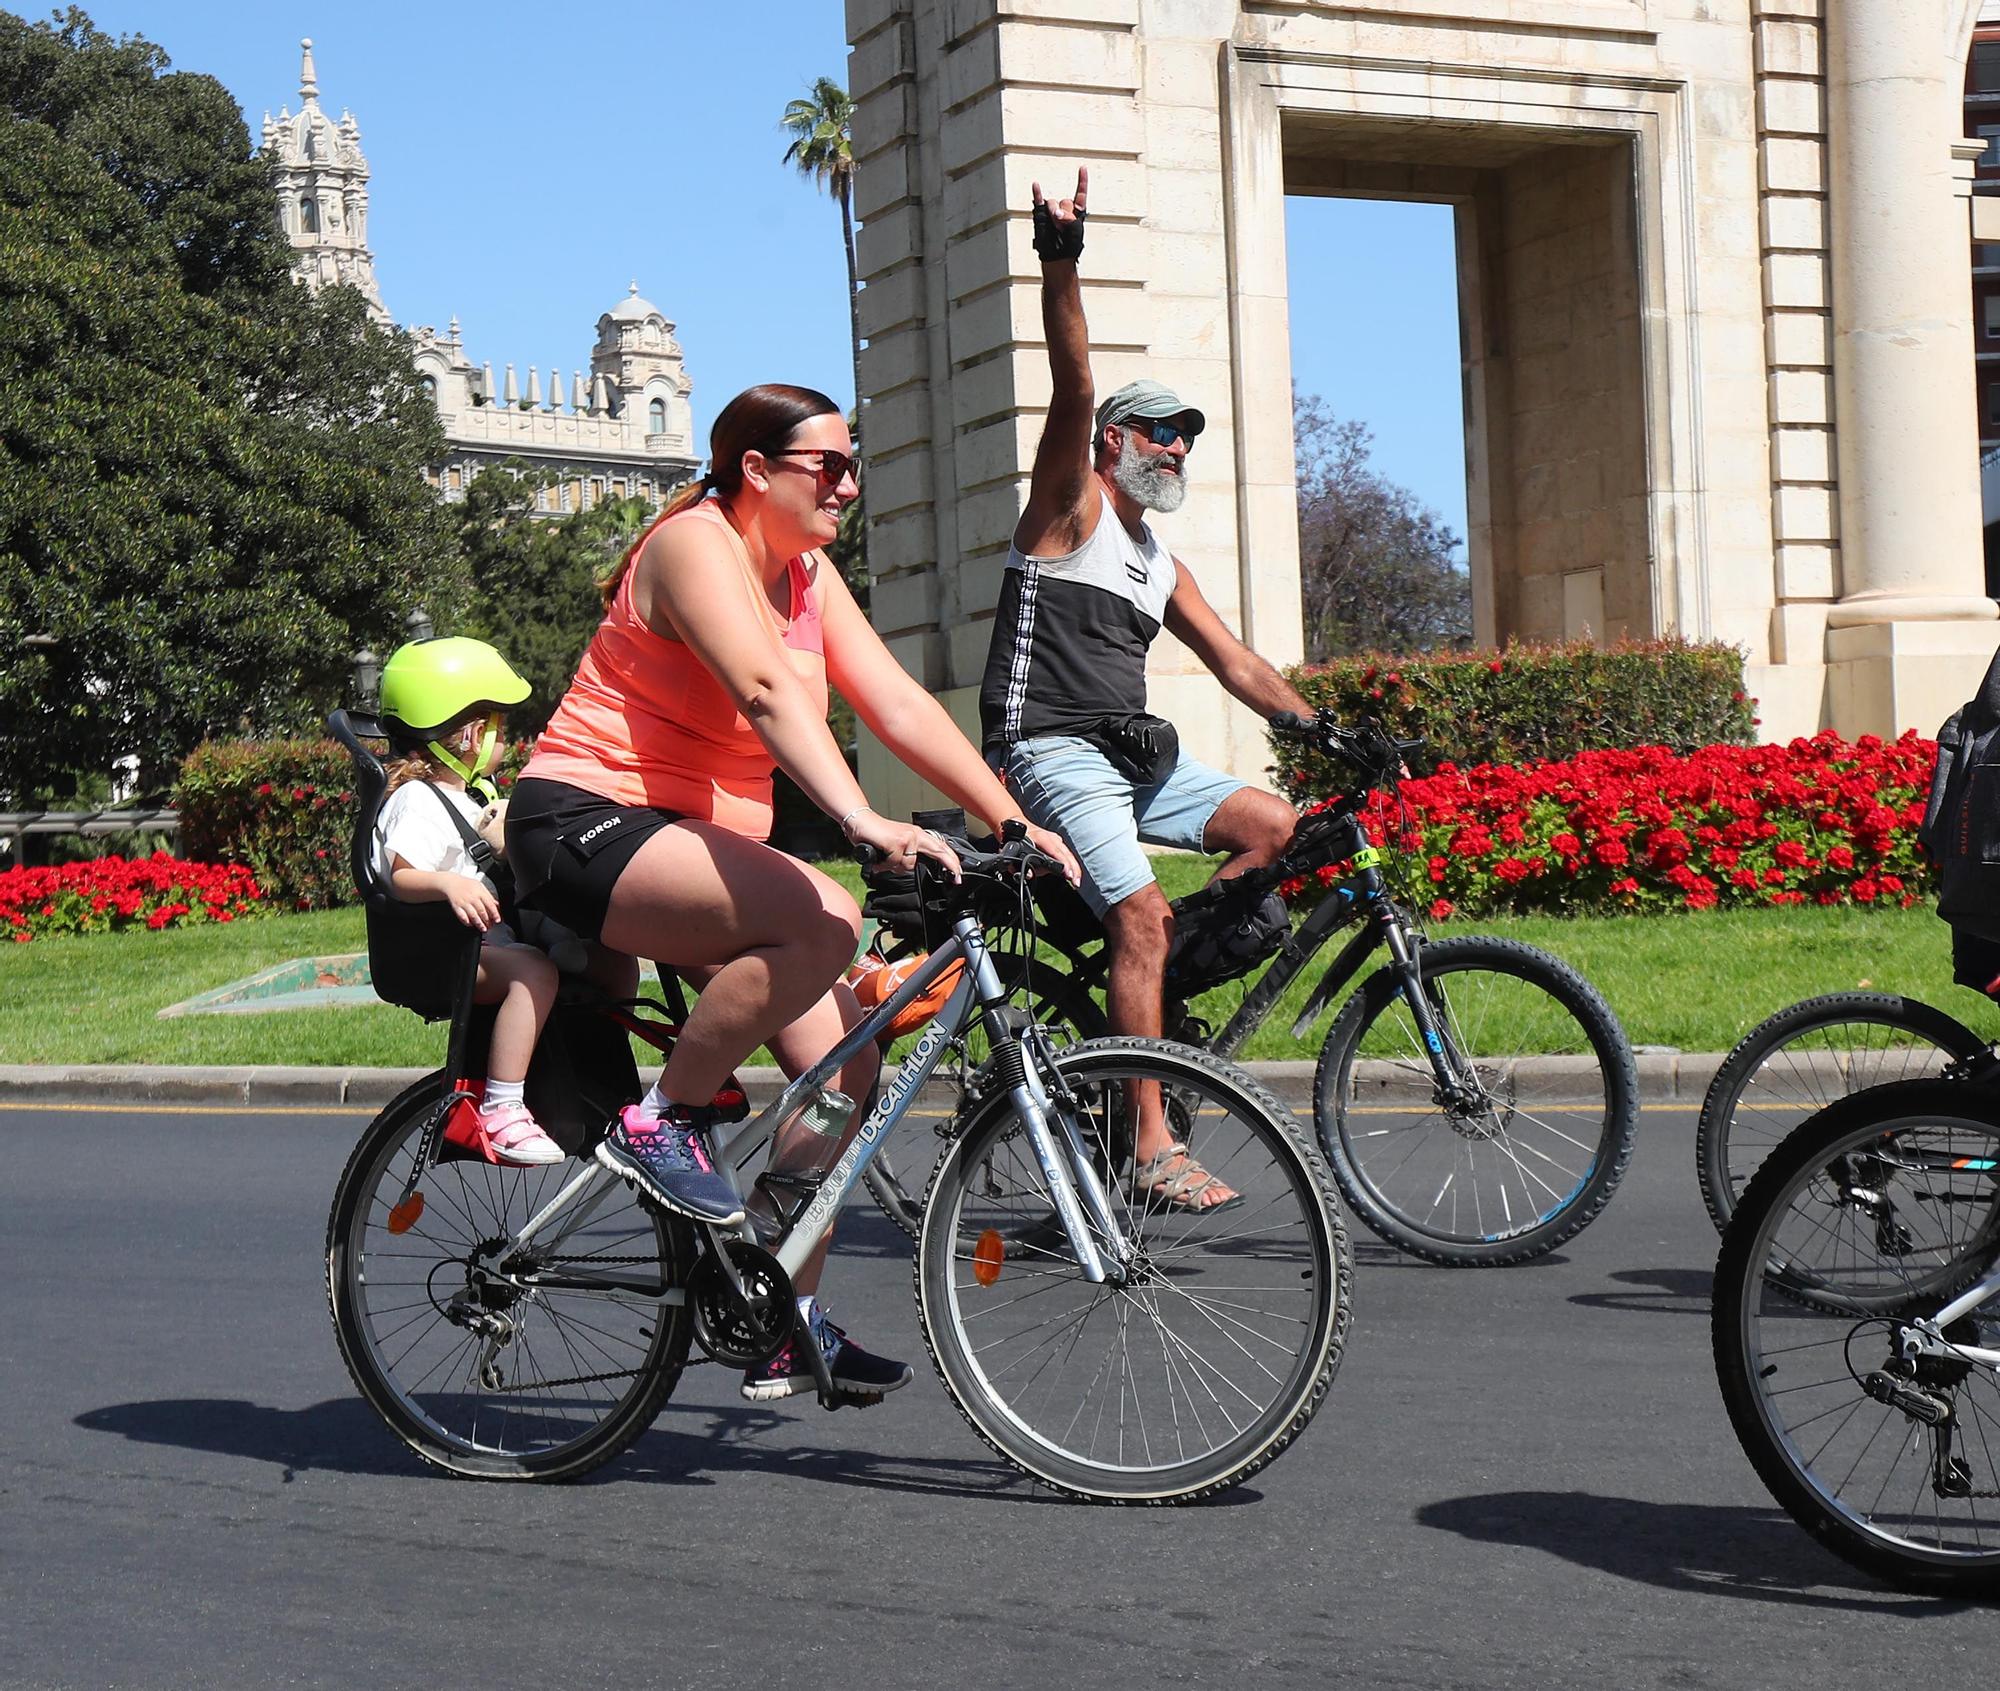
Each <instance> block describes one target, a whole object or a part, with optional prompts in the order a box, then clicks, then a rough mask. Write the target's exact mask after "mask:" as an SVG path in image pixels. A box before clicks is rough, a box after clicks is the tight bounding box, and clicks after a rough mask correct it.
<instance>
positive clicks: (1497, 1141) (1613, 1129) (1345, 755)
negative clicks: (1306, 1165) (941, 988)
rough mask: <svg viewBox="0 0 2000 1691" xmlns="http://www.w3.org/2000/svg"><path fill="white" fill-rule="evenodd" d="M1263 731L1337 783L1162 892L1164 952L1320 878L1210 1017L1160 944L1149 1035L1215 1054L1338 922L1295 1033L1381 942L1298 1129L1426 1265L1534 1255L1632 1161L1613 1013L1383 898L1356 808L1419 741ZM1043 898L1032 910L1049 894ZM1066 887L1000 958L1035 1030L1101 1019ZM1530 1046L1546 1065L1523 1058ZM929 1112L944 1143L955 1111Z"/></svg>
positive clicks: (884, 1196)
mask: <svg viewBox="0 0 2000 1691" xmlns="http://www.w3.org/2000/svg"><path fill="white" fill-rule="evenodd" d="M1274 726H1275V727H1276V728H1277V730H1278V732H1279V735H1280V737H1281V739H1289V740H1292V741H1294V742H1295V743H1299V744H1303V745H1310V746H1313V747H1315V748H1317V749H1319V750H1321V751H1323V752H1324V753H1326V754H1327V755H1328V756H1329V757H1332V758H1334V759H1336V760H1337V761H1338V762H1339V763H1340V764H1341V765H1342V766H1344V767H1346V768H1347V769H1348V770H1350V771H1351V772H1352V773H1353V775H1354V777H1355V780H1354V785H1353V791H1352V792H1351V793H1350V794H1349V795H1347V796H1345V797H1342V798H1340V799H1338V800H1336V801H1335V802H1334V803H1332V804H1330V805H1328V806H1326V807H1325V808H1323V809H1320V810H1315V811H1310V812H1308V813H1306V814H1305V815H1303V816H1302V817H1301V818H1300V819H1299V824H1298V828H1297V831H1296V832H1295V833H1294V835H1293V837H1292V841H1291V844H1290V845H1289V846H1288V847H1287V849H1286V851H1285V853H1284V855H1283V857H1282V858H1280V859H1279V861H1278V862H1276V863H1275V864H1272V865H1270V866H1269V867H1266V868H1262V869H1253V870H1250V871H1249V872H1247V873H1245V874H1242V875H1239V876H1236V877H1234V878H1233V879H1231V880H1229V881H1226V882H1220V883H1216V884H1214V885H1212V886H1211V887H1209V888H1205V889H1203V890H1202V891H1201V892H1199V893H1195V894H1192V895H1190V896H1189V897H1187V898H1183V899H1179V900H1176V901H1175V910H1176V913H1177V920H1178V925H1179V928H1180V932H1179V933H1178V934H1177V937H1176V946H1177V947H1182V946H1183V945H1184V942H1185V941H1186V940H1187V939H1188V938H1189V936H1190V935H1191V934H1197V933H1199V932H1200V931H1201V930H1202V927H1203V925H1204V924H1217V923H1220V924H1228V923H1241V922H1243V921H1245V920H1246V919H1247V913H1249V912H1253V911H1254V910H1255V908H1256V906H1257V905H1258V904H1259V903H1260V902H1262V901H1263V900H1265V899H1266V898H1267V897H1268V896H1269V895H1270V894H1272V893H1273V892H1275V891H1276V889H1277V888H1279V887H1280V886H1282V885H1284V884H1285V883H1287V882H1292V881H1300V882H1303V883H1305V884H1306V885H1309V886H1310V885H1313V884H1314V883H1316V882H1323V883H1324V890H1323V891H1322V892H1321V894H1320V896H1319V899H1318V901H1317V903H1316V904H1314V906H1313V908H1312V909H1311V911H1310V912H1309V913H1308V914H1307V916H1306V917H1305V919H1304V921H1303V922H1301V923H1300V924H1299V925H1298V926H1297V928H1296V929H1293V928H1291V927H1290V926H1289V924H1288V923H1287V924H1280V925H1279V929H1278V931H1276V932H1274V933H1273V936H1272V942H1271V944H1270V946H1269V947H1267V949H1266V950H1265V953H1264V957H1267V958H1268V959H1269V966H1268V968H1266V970H1265V972H1264V974H1263V975H1262V976H1261V977H1259V978H1258V979H1257V980H1256V981H1255V983H1254V984H1253V985H1252V986H1251V987H1250V989H1249V990H1248V991H1247V992H1246V993H1245V995H1244V997H1243V1000H1242V1002H1241V1004H1240V1006H1239V1007H1238V1008H1237V1010H1236V1012H1235V1013H1234V1014H1233V1015H1232V1016H1231V1017H1230V1018H1229V1020H1228V1021H1227V1022H1226V1023H1225V1024H1224V1026H1223V1027H1222V1028H1220V1029H1219V1030H1215V1029H1211V1028H1210V1027H1209V1026H1208V1025H1207V1024H1206V1023H1204V1022H1203V1021H1202V1020H1201V1019H1200V1018H1199V1017H1198V1016H1196V1015H1195V1014H1194V1013H1193V1012H1192V1011H1191V1010H1190V1008H1189V1000H1190V999H1192V998H1193V997H1195V996H1196V995H1197V994H1198V993H1200V992H1203V991H1206V990H1208V989H1209V988H1210V987H1212V986H1213V985H1215V984H1217V982H1216V981H1215V979H1214V978H1213V977H1201V976H1190V975H1189V974H1188V973H1186V972H1184V971H1179V970H1177V969H1176V966H1175V963H1174V962H1173V961H1172V960H1170V962H1169V968H1168V977H1167V1004H1166V1021H1165V1024H1164V1025H1165V1027H1166V1030H1167V1032H1168V1034H1169V1035H1170V1036H1172V1037H1174V1038H1176V1039H1179V1040H1182V1041H1184V1042H1186V1043H1187V1044H1190V1045H1195V1046H1199V1047H1201V1048H1203V1049H1206V1050H1208V1051H1210V1052H1212V1053H1214V1054H1215V1055H1217V1056H1219V1057H1222V1058H1225V1059H1230V1060H1233V1059H1234V1058H1235V1057H1236V1056H1237V1055H1238V1054H1239V1053H1240V1052H1241V1051H1242V1050H1243V1048H1244V1046H1245V1045H1246V1044H1247V1043H1248V1042H1249V1040H1250V1037H1251V1035H1252V1034H1254V1033H1255V1032H1256V1031H1257V1029H1258V1028H1259V1027H1261V1026H1262V1025H1263V1024H1264V1022H1265V1021H1266V1020H1268V1019H1269V1017H1270V1016H1271V1015H1272V1013H1273V1012H1274V1010H1275V1009H1276V1008H1277V1005H1278V1003H1279V1001H1280V999H1281V998H1282V997H1283V996H1284V994H1285V992H1286V990H1287V989H1288V988H1289V987H1290V986H1291V985H1292V984H1293V982H1295V981H1296V980H1297V979H1298V978H1299V976H1300V975H1301V973H1303V971H1304V970H1305V969H1306V967H1307V965H1308V964H1310V963H1311V962H1312V960H1313V959H1314V958H1315V957H1316V956H1317V955H1318V954H1319V952H1320V950H1321V949H1322V948H1323V947H1324V946H1325V945H1326V943H1327V942H1328V940H1330V939H1331V938H1332V937H1333V936H1334V935H1335V934H1336V933H1338V932H1340V931H1342V930H1343V929H1347V928H1353V929H1355V930H1356V931H1355V932H1354V934H1353V937H1352V938H1351V939H1350V940H1349V941H1348V943H1347V944H1346V945H1345V947H1343V948H1342V950H1341V951H1340V952H1339V954H1338V955H1337V956H1336V957H1335V958H1334V960H1333V962H1332V963H1331V964H1330V965H1328V967H1327V969H1326V972H1325V974H1324V975H1323V976H1322V977H1321V979H1320V981H1319V983H1318V985H1317V986H1316V987H1315V988H1314V990H1313V992H1312V994H1311V995H1310V997H1309V998H1308V999H1307V1000H1306V1002H1305V1004H1304V1006H1303V1007H1302V1008H1301V1009H1300V1011H1299V1013H1298V1014H1297V1016H1296V1017H1295V1019H1294V1021H1293V1023H1292V1030H1291V1031H1292V1037H1293V1038H1294V1039H1304V1038H1305V1037H1306V1036H1307V1035H1308V1034H1309V1033H1310V1032H1311V1030H1312V1029H1313V1028H1314V1026H1315V1025H1317V1024H1318V1022H1319V1021H1320V1019H1321V1018H1322V1017H1323V1016H1324V1015H1325V1014H1326V1012H1327V1010H1328V1009H1329V1008H1330V1007H1331V1006H1332V1005H1333V1004H1334V1002H1335V1001H1336V999H1337V998H1338V997H1339V995H1340V994H1341V992H1342V991H1343V990H1345V989H1346V987H1347V986H1348V984H1349V983H1350V982H1352V981H1354V980H1355V979H1356V977H1357V976H1360V975H1361V971H1362V970H1363V968H1364V966H1365V965H1366V964H1367V963H1368V962H1369V960H1370V959H1371V958H1372V957H1373V956H1374V954H1375V953H1376V952H1378V951H1386V952H1387V953H1388V957H1387V960H1386V961H1385V962H1384V963H1383V964H1382V965H1381V966H1380V967H1378V968H1377V969H1375V970H1374V971H1373V972H1372V973H1370V974H1368V975H1366V976H1365V978H1362V979H1361V981H1360V985H1359V986H1358V988H1357V989H1356V990H1355V991H1354V993H1353V994H1352V996H1351V997H1349V998H1348V999H1347V1000H1346V1002H1345V1004H1344V1005H1343V1006H1342V1007H1341V1009H1340V1012H1339V1014H1338V1015H1337V1016H1336V1017H1335V1018H1334V1020H1333V1023H1332V1026H1331V1028H1330V1029H1329V1031H1328V1034H1327V1037H1326V1040H1325V1043H1324V1045H1323V1046H1322V1048H1321V1051H1320V1056H1319V1062H1318V1065H1317V1067H1316V1068H1315V1070H1314V1073H1313V1121H1314V1126H1315V1128H1316V1131H1317V1134H1318V1138H1319V1141H1320V1145H1321V1147H1322V1148H1323V1149H1324V1151H1325V1153H1326V1157H1327V1160H1328V1162H1329V1163H1330V1164H1331V1166H1332V1170H1333V1176H1334V1179H1335V1181H1336V1182H1337V1184H1338V1185H1339V1188H1340V1192H1341V1195H1342V1197H1343V1198H1345V1199H1346V1201H1347V1204H1348V1206H1349V1208H1351V1209H1352V1210H1353V1212H1354V1213H1355V1214H1356V1215H1357V1216H1359V1217H1360V1219H1361V1220H1362V1221H1363V1222H1364V1223H1365V1224H1366V1225H1367V1226H1368V1227H1369V1228H1370V1229H1371V1230H1372V1231H1373V1232H1374V1233H1375V1234H1376V1235H1377V1236H1378V1237H1380V1238H1382V1239H1384V1240H1386V1241H1387V1242H1388V1243H1390V1244H1392V1245H1395V1246H1396V1247H1398V1248H1399V1249H1401V1250H1404V1251H1408V1252H1409V1253H1411V1254H1412V1255H1414V1256H1419V1257H1422V1258H1424V1259H1426V1260H1427V1261H1431V1262H1436V1263H1442V1264H1445V1265H1448V1266H1452V1267H1491V1266H1501V1265H1505V1264H1510V1263H1518V1262H1525V1261H1528V1260H1530V1259H1531V1258H1534V1257H1538V1256H1541V1255H1544V1254H1545V1253H1546V1252H1548V1251H1551V1250H1554V1249H1555V1248H1556V1247H1557V1246H1558V1245H1560V1244H1562V1243H1563V1242H1564V1241H1565V1240H1567V1239H1570V1238H1572V1237H1574V1236H1575V1235H1576V1234H1577V1233H1579V1232H1580V1231H1582V1229H1583V1228H1585V1227H1587V1226H1588V1225H1589V1224H1590V1223H1591V1221H1592V1220H1593V1219H1595V1218H1596V1216H1597V1215H1598V1214H1599V1213H1600V1212H1601V1211H1602V1210H1603V1208H1604V1206H1605V1205H1606V1204H1607V1203H1609V1202H1610V1200H1611V1196H1612V1193H1613V1192H1614V1191H1615V1190H1616V1188H1617V1185H1618V1182H1619V1180H1620V1178H1621V1177H1622V1176H1623V1174H1624V1172H1625V1168H1626V1164H1627V1162H1628V1161H1629V1159H1630V1157H1631V1152H1632V1140H1633V1133H1634V1129H1635V1126H1636V1124H1637V1120H1638V1078H1637V1073H1636V1068H1635V1065H1634V1062H1633V1058H1632V1049H1631V1045H1630V1043H1629V1041H1628V1040H1627V1039H1626V1037H1625V1032H1624V1029H1623V1028H1622V1027H1621V1026H1620V1025H1619V1022H1618V1018H1617V1017H1616V1016H1615V1015H1614V1014H1613V1013H1612V1011H1611V1008H1610V1006H1609V1005H1607V1004H1606V1003H1605V1002H1604V1000H1603V998H1602V997H1600V996H1599V994H1598V993H1597V991H1596V990H1595V988H1593V987H1592V986H1591V985H1590V984H1589V983H1588V982H1587V981H1585V980H1584V979H1583V977H1582V976H1581V975H1579V974H1577V973H1576V971H1575V970H1573V969H1571V968H1570V967H1569V966H1568V965H1567V964H1565V963H1563V962H1561V961H1560V960H1559V959H1557V958H1555V957H1552V956H1550V955H1549V954H1548V953H1547V952H1545V951H1541V950H1538V949H1536V948H1535V947H1533V946H1528V945H1522V944H1519V943H1517V942H1515V941H1513V940H1506V939H1497V938H1491V937H1485V936H1475V935H1467V936H1464V937H1454V938H1451V939H1444V940H1431V939H1429V938H1428V937H1427V936H1426V935H1425V934H1424V932H1423V930H1422V928H1421V926H1420V925H1419V923H1418V922H1417V920H1416V918H1415V917H1414V916H1413V915H1412V913H1411V912H1410V911H1409V910H1408V909H1407V908H1405V907H1404V906H1403V905H1402V904H1401V903H1399V902H1398V901H1397V900H1396V899H1395V898H1394V897H1392V896H1391V892H1390V888H1389V885H1388V883H1387V881H1386V880H1385V878H1384V876H1383V873H1382V868H1381V865H1382V862H1383V854H1382V852H1381V851H1380V850H1379V849H1378V848H1376V847H1375V846H1373V845H1371V844H1370V842H1369V840H1368V837H1367V834H1366V832H1365V830H1364V828H1363V825H1362V822H1361V819H1360V811H1361V807H1362V805H1363V803H1364V802H1365V800H1366V797H1367V795H1368V793H1369V792H1370V791H1371V790H1377V789H1380V790H1385V791H1393V790H1394V783H1395V781H1396V779H1397V777H1398V775H1399V773H1400V772H1401V771H1402V770H1403V768H1404V766H1405V762H1406V760H1407V759H1408V758H1410V757H1412V756H1414V755H1416V753H1417V752H1418V751H1419V750H1420V746H1419V744H1418V743H1417V742H1403V741H1397V740H1393V739H1391V738H1390V737H1389V736H1388V735H1387V734H1385V733H1384V732H1383V731H1382V730H1381V729H1380V728H1379V727H1378V726H1376V725H1373V724H1362V725H1360V726H1358V727H1343V726H1341V725H1340V724H1339V723H1337V722H1336V721H1334V720H1333V719H1332V718H1331V716H1330V715H1329V714H1328V713H1326V712H1321V713H1320V714H1319V715H1318V716H1317V717H1316V718H1315V719H1314V720H1313V721H1311V722H1306V721H1302V720H1300V719H1298V718H1291V719H1289V720H1286V719H1284V718H1280V719H1279V721H1278V722H1277V723H1275V724H1274ZM1065 890H1066V889H1065ZM1043 896H1044V901H1045V905H1046V904H1048V903H1050V902H1053V901H1055V900H1061V899H1062V891H1060V890H1058V891H1055V892H1054V893H1053V894H1052V895H1051V894H1050V893H1049V892H1048V891H1046V890H1045V892H1044V895H1043ZM1068 903H1069V904H1070V905H1071V906H1073V908H1071V909H1069V910H1067V911H1062V912H1060V913H1059V914H1058V916H1057V917H1056V919H1055V920H1054V921H1053V922H1052V924H1051V926H1050V927H1049V928H1048V929H1046V930H1045V931H1044V932H1043V933H1042V935H1041V936H1040V937H1041V940H1042V949H1041V952H1040V953H1039V954H1037V953H1036V952H1035V949H1034V948H1033V947H1030V948H1028V951H1027V953H1026V954H1025V962H1026V966H1027V967H1028V968H1031V969H1032V970H1033V971H1034V973H1033V974H1032V975H1029V974H1027V973H1025V972H1022V971H1021V968H1020V966H1019V965H1017V967H1016V973H1015V975H1014V976H1013V978H1014V979H1016V980H1018V981H1020V982H1021V983H1022V985H1023V988H1024V990H1028V989H1030V988H1031V989H1032V992H1033V995H1034V997H1035V1001H1036V1002H1037V1004H1038V1005H1039V1006H1040V1007H1041V1013H1042V1014H1043V1015H1044V1016H1045V1017H1046V1019H1047V1020H1048V1021H1049V1022H1050V1023H1051V1024H1052V1025H1056V1026H1062V1027H1068V1028H1070V1029H1073V1030H1075V1032H1076V1033H1077V1034H1078V1035H1079V1036H1087V1035H1089V1034H1090V1033H1092V1032H1095V1031H1097V1030H1100V1029H1101V1028H1102V1027H1103V1026H1104V1022H1103V1014H1102V1011H1101V1010H1099V1009H1098V1007H1097V1001H1096V999H1095V998H1093V997H1092V996H1091V995H1092V993H1093V992H1096V993H1101V992H1102V990H1103V987H1104V981H1105V976H1106V973H1107V969H1108V961H1107V958H1106V956H1105V954H1104V951H1103V950H1102V949H1101V947H1100V948H1098V949H1091V947H1092V946H1094V945H1096V944H1097V943H1098V942H1100V941H1101V940H1102V929H1101V927H1099V926H1097V924H1096V923H1095V921H1094V919H1092V918H1090V916H1089V912H1088V910H1087V908H1086V907H1084V906H1083V905H1082V901H1081V900H1080V899H1077V898H1075V897H1074V895H1072V896H1071V898H1070V900H1069V901H1068ZM1079 912H1080V913H1081V914H1080V915H1079V914H1078V913H1079ZM898 938H899V939H900V940H901V941H902V942H903V943H904V944H905V945H906V946H908V947H909V948H911V949H912V950H915V949H919V948H921V946H922V944H923V943H924V940H925V938H926V936H925V935H924V934H923V933H922V932H921V931H920V930H916V929H908V928H906V929H904V930H902V931H901V932H899V934H898ZM1189 949H1194V948H1189ZM1050 951H1053V952H1055V954H1056V957H1057V958H1059V959H1060V962H1059V963H1058V962H1056V961H1054V960H1053V959H1051V958H1050V957H1049V955H1048V953H1049V952H1050ZM1186 954H1187V951H1186V950H1183V951H1182V955H1186ZM1263 960H1264V959H1263V958H1254V959H1252V960H1251V961H1250V962H1249V963H1248V964H1247V965H1245V967H1246V969H1254V968H1255V967H1257V966H1258V964H1259V963H1260V962H1262V961H1263ZM1223 978H1224V979H1227V978H1232V977H1229V976H1224V977H1223ZM1549 1056H1554V1057H1556V1058H1558V1059H1559V1061H1557V1062H1554V1063H1550V1062H1545V1061H1539V1060H1537V1061H1532V1062H1531V1061H1527V1059H1530V1058H1533V1059H1541V1058H1545V1057H1549ZM939 1114H940V1120H939V1123H938V1127H937V1132H938V1135H939V1137H941V1138H942V1139H944V1140H945V1141H946V1143H947V1144H949V1143H950V1142H951V1141H952V1140H953V1138H955V1136H956V1135H957V1133H958V1131H959V1128H960V1123H959V1117H958V1113H957V1112H956V1111H955V1110H953V1109H951V1108H950V1107H948V1106H947V1107H946V1108H944V1109H942V1110H941V1111H940V1112H939ZM869 1188H870V1191H871V1193H872V1194H873V1195H874V1197H875V1199H876V1201H877V1202H878V1203H879V1204H880V1205H881V1206H882V1209H883V1210H884V1212H885V1213H886V1214H887V1215H889V1217H890V1218H891V1219H892V1220H894V1221H895V1222H896V1223H897V1225H898V1226H899V1227H901V1228H902V1229H903V1230H904V1231H905V1232H906V1233H908V1234H910V1235H911V1236H912V1237H915V1236H916V1233H917V1231H918V1226H919V1207H918V1205H917V1203H916V1201H915V1199H914V1197H913V1195H912V1192H911V1190H910V1188H909V1187H908V1186H906V1185H905V1184H904V1182H903V1180H902V1178H901V1169H900V1168H899V1166H898V1165H897V1164H894V1163H892V1162H890V1161H889V1159H887V1158H882V1157H878V1158H877V1159H876V1164H875V1168H874V1171H873V1173H872V1176H871V1178H870V1181H869Z"/></svg>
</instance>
